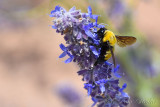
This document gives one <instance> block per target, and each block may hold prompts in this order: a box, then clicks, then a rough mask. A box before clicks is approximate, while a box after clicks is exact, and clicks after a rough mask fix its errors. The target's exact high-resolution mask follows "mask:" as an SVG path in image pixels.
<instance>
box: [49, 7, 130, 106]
mask: <svg viewBox="0 0 160 107" xmlns="http://www.w3.org/2000/svg"><path fill="white" fill-rule="evenodd" d="M50 16H51V17H55V19H54V20H53V26H52V28H54V29H56V31H57V33H61V34H62V35H64V39H65V41H66V44H67V46H64V45H63V44H60V48H61V49H62V51H63V52H62V54H61V55H60V56H59V58H63V57H65V56H69V58H68V59H67V60H66V61H65V63H69V62H71V61H73V62H76V63H77V64H78V65H79V67H80V70H79V71H78V72H77V73H78V75H81V76H83V78H82V80H83V81H85V82H86V83H85V84H84V88H85V89H86V90H87V91H88V95H90V96H91V97H92V101H93V102H94V104H93V105H92V107H93V106H95V105H97V106H98V107H115V106H120V107H125V106H127V104H128V101H129V96H128V95H127V93H125V92H124V91H123V90H124V89H125V88H126V84H124V85H123V86H122V88H120V87H119V79H118V78H119V77H121V76H120V75H119V73H118V70H119V67H120V66H119V65H117V67H116V68H113V64H112V63H110V62H107V61H106V62H104V63H102V64H101V65H100V64H98V65H97V66H94V63H95V61H96V60H97V58H98V57H99V54H100V49H99V48H97V47H96V46H97V45H99V40H100V39H99V37H98V35H97V34H96V33H95V32H97V29H98V28H102V27H104V26H103V25H100V24H98V15H94V14H92V8H91V7H90V6H89V7H88V13H81V11H80V10H76V8H75V7H73V8H71V9H70V10H69V11H68V12H67V11H66V10H65V9H64V8H62V7H60V6H56V7H55V10H53V11H51V15H50ZM91 19H94V20H95V22H92V21H91Z"/></svg>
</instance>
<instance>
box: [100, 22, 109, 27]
mask: <svg viewBox="0 0 160 107" xmlns="http://www.w3.org/2000/svg"><path fill="white" fill-rule="evenodd" d="M100 24H101V25H104V26H108V24H105V23H100Z"/></svg>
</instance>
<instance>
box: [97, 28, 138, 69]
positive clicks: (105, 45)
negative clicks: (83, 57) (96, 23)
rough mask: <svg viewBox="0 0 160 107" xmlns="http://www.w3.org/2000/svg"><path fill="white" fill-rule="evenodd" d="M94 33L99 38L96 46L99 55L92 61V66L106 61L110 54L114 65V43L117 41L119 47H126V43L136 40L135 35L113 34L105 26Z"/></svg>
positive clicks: (129, 43)
mask: <svg viewBox="0 0 160 107" xmlns="http://www.w3.org/2000/svg"><path fill="white" fill-rule="evenodd" d="M95 33H96V34H97V35H98V38H99V39H100V43H99V46H98V48H100V55H99V57H98V58H97V60H96V62H95V63H94V66H96V65H97V64H100V63H102V62H105V61H107V60H108V59H109V58H110V57H111V56H112V59H113V64H114V67H115V66H116V63H115V57H114V50H115V44H116V43H117V44H118V46H120V47H126V46H127V45H132V44H133V43H135V42H136V38H135V37H132V36H119V35H115V34H114V33H113V32H112V31H110V30H107V29H106V28H100V29H99V30H98V31H97V32H95Z"/></svg>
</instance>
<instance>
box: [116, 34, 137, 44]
mask: <svg viewBox="0 0 160 107" xmlns="http://www.w3.org/2000/svg"><path fill="white" fill-rule="evenodd" d="M116 39H117V44H118V45H119V46H120V47H126V46H127V45H132V44H133V43H135V42H136V40H137V39H136V38H135V37H133V36H119V35H116Z"/></svg>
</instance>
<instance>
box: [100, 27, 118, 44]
mask: <svg viewBox="0 0 160 107" xmlns="http://www.w3.org/2000/svg"><path fill="white" fill-rule="evenodd" d="M102 41H103V42H106V41H109V43H110V45H111V46H114V45H115V44H116V42H117V40H116V37H115V35H114V33H113V32H112V31H109V30H106V31H105V33H104V37H103V40H102Z"/></svg>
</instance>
